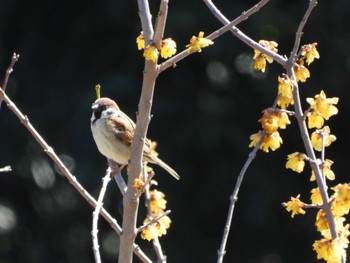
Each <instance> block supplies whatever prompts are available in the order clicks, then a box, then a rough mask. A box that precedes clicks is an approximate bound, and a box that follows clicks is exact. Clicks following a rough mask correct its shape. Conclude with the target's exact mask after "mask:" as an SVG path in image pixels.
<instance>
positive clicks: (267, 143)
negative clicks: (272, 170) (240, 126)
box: [249, 131, 283, 152]
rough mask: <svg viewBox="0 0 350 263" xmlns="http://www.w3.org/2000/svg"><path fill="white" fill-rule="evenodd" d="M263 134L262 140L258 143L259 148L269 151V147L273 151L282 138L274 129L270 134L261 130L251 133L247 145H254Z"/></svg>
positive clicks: (278, 145)
mask: <svg viewBox="0 0 350 263" xmlns="http://www.w3.org/2000/svg"><path fill="white" fill-rule="evenodd" d="M263 135H264V139H263V142H262V143H261V145H260V150H263V151H264V152H269V148H270V149H271V150H272V151H275V150H276V149H278V148H279V147H280V146H281V144H282V142H283V140H282V138H281V137H280V134H279V133H278V131H275V132H273V133H271V134H267V133H265V134H264V133H263V132H262V131H259V132H258V133H255V134H252V135H251V136H250V137H249V139H250V140H251V142H250V144H249V147H254V146H256V145H257V144H258V142H260V140H261V137H262V136H263Z"/></svg>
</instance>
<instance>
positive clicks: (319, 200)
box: [310, 187, 323, 205]
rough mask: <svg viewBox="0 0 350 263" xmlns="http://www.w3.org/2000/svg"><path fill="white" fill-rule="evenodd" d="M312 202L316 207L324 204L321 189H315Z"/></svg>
mask: <svg viewBox="0 0 350 263" xmlns="http://www.w3.org/2000/svg"><path fill="white" fill-rule="evenodd" d="M310 199H311V202H312V204H315V205H321V204H323V200H322V196H321V193H320V188H318V187H317V188H314V189H312V190H311V197H310Z"/></svg>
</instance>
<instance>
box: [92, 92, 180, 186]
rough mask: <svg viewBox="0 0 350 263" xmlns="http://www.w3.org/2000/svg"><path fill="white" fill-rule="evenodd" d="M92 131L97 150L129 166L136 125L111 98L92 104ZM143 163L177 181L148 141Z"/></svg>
mask: <svg viewBox="0 0 350 263" xmlns="http://www.w3.org/2000/svg"><path fill="white" fill-rule="evenodd" d="M91 109H92V116H91V131H92V135H93V137H94V140H95V143H96V145H97V148H98V150H99V151H100V153H101V154H102V155H104V156H105V157H107V158H108V159H110V160H113V161H114V162H116V163H118V164H120V165H122V166H123V165H126V164H128V163H129V160H130V154H131V144H132V142H133V139H134V133H135V123H134V122H133V121H132V120H131V119H130V118H129V117H128V116H127V115H126V114H125V113H124V112H122V111H121V110H120V108H119V107H118V105H117V103H116V102H115V101H113V100H111V99H109V98H99V99H97V100H96V101H95V102H94V103H93V104H92V107H91ZM142 159H143V161H145V162H149V163H153V164H157V165H159V166H160V167H162V168H163V169H164V170H166V171H167V172H168V173H170V174H171V175H172V176H173V177H174V178H176V179H177V180H179V179H180V176H179V175H178V174H177V173H176V172H175V171H174V169H172V168H171V167H170V166H169V165H167V164H166V163H165V162H163V161H162V160H160V159H159V158H158V157H157V156H156V155H155V154H154V153H152V151H151V141H150V140H148V139H146V140H145V146H144V149H143V158H142Z"/></svg>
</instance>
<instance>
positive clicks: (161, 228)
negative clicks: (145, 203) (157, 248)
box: [141, 190, 171, 241]
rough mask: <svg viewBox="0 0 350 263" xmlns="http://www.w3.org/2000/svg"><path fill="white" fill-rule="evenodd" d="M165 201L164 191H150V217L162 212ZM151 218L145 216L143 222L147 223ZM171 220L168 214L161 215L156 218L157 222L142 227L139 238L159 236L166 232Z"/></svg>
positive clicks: (150, 238) (149, 238)
mask: <svg viewBox="0 0 350 263" xmlns="http://www.w3.org/2000/svg"><path fill="white" fill-rule="evenodd" d="M166 203H167V201H166V200H165V195H164V193H162V192H160V191H157V190H153V191H150V201H149V211H150V212H151V217H152V218H155V217H157V216H160V215H162V214H163V213H164V210H165V208H166ZM150 220H151V219H149V218H146V219H145V220H144V222H143V223H144V224H147V223H148V222H149V221H150ZM170 223H171V220H170V218H169V217H168V216H163V217H161V218H160V219H158V220H157V222H155V223H153V224H150V225H148V226H146V227H145V228H144V229H142V232H141V238H143V239H147V240H148V241H150V240H152V239H154V238H156V237H161V236H162V235H165V234H166V233H167V229H168V228H169V227H170Z"/></svg>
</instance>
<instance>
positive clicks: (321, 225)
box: [315, 209, 329, 232]
mask: <svg viewBox="0 0 350 263" xmlns="http://www.w3.org/2000/svg"><path fill="white" fill-rule="evenodd" d="M315 226H316V228H317V231H319V232H322V231H324V230H327V229H329V224H328V220H327V217H326V212H325V211H324V210H323V209H320V210H319V211H318V213H317V216H316V223H315Z"/></svg>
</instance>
